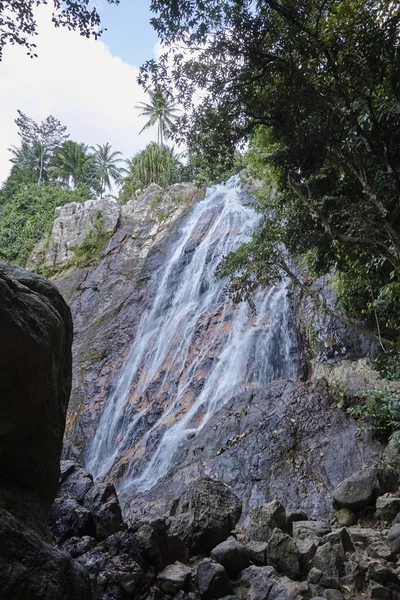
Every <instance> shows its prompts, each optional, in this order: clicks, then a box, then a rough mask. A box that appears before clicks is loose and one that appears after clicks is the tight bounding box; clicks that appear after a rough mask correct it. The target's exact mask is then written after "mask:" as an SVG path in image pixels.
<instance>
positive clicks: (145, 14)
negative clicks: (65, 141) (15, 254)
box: [0, 0, 159, 183]
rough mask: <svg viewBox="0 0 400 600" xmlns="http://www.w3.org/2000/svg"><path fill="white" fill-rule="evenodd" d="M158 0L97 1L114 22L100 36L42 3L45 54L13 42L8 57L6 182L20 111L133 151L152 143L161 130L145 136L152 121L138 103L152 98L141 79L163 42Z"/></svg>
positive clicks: (3, 110) (1, 77)
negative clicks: (55, 15)
mask: <svg viewBox="0 0 400 600" xmlns="http://www.w3.org/2000/svg"><path fill="white" fill-rule="evenodd" d="M149 5H150V0H121V2H120V5H119V6H115V5H109V4H107V2H106V0H97V1H96V7H97V9H98V11H99V13H100V15H101V17H102V26H103V27H106V28H107V31H105V32H104V33H103V35H102V37H101V38H100V39H98V40H97V41H96V40H94V39H86V38H83V37H81V36H80V35H79V34H78V33H77V32H73V31H68V30H67V29H64V28H57V29H56V28H55V27H54V26H53V25H52V24H51V17H50V15H51V10H50V9H49V7H48V6H42V7H40V8H39V9H37V22H38V26H39V29H38V31H39V35H38V36H37V37H36V39H35V43H36V44H37V49H36V52H37V54H38V58H29V57H28V56H27V55H26V51H25V50H24V49H23V48H21V47H19V46H6V48H5V49H4V55H3V61H2V62H0V183H1V182H2V181H4V180H5V179H6V177H7V175H8V173H9V171H10V167H11V163H10V162H9V159H10V156H11V154H10V152H9V151H8V148H9V147H10V146H11V145H15V146H19V144H20V138H19V136H18V133H17V126H16V125H15V123H14V119H15V118H16V117H17V109H20V110H22V111H23V112H24V113H26V114H27V115H28V116H29V117H32V118H33V119H34V120H35V121H38V122H40V121H42V120H43V119H45V118H46V117H47V116H48V115H49V114H52V115H54V116H55V117H56V118H58V119H59V120H60V121H61V122H62V124H63V125H66V126H67V128H68V133H69V134H70V139H72V140H74V141H77V142H83V143H85V144H88V145H90V146H94V145H96V144H104V143H106V142H109V143H110V144H111V145H112V147H113V150H120V151H121V152H122V154H123V156H124V157H126V158H128V157H131V156H132V155H133V154H134V153H135V152H138V151H139V150H141V149H143V148H144V147H145V146H146V145H147V144H148V143H149V142H150V141H156V140H157V132H156V128H154V129H152V130H146V131H144V132H143V133H142V134H141V135H139V131H140V129H141V128H142V127H143V125H144V123H145V122H146V119H145V118H144V117H139V116H138V113H139V112H140V111H138V110H135V104H137V103H138V102H146V101H148V97H147V95H146V94H145V92H144V91H143V90H142V88H141V87H140V86H139V85H138V84H137V82H136V79H137V76H138V73H139V67H140V66H141V64H143V62H144V61H145V60H147V59H150V58H153V56H154V55H155V54H157V49H158V48H159V44H158V40H157V36H156V33H155V32H154V30H153V29H152V27H151V25H150V23H149V21H150V16H151V15H150V11H149Z"/></svg>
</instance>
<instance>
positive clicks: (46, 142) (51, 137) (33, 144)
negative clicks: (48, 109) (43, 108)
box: [9, 110, 69, 184]
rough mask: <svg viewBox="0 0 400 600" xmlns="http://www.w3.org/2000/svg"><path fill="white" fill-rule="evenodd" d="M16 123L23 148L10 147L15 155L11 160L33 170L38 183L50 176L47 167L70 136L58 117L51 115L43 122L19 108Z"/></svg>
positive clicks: (32, 172)
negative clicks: (56, 151) (35, 119)
mask: <svg viewBox="0 0 400 600" xmlns="http://www.w3.org/2000/svg"><path fill="white" fill-rule="evenodd" d="M17 112H18V117H17V118H16V119H15V121H14V122H15V124H16V125H17V127H18V135H19V136H20V137H21V140H22V145H21V148H19V149H18V148H15V146H12V147H11V148H9V150H10V152H12V154H13V155H14V156H13V158H12V159H11V162H12V163H14V164H19V165H20V166H21V167H22V168H24V169H26V170H28V171H30V172H31V174H32V175H33V176H34V177H35V178H36V181H37V183H38V184H40V183H42V181H45V180H46V179H47V178H48V173H47V168H48V166H49V161H50V158H51V156H52V154H53V153H54V150H55V149H56V148H57V147H59V146H61V145H62V144H63V143H64V142H65V141H66V140H67V138H68V137H69V136H68V134H67V133H66V130H67V128H66V126H65V125H62V124H61V123H60V121H59V120H58V119H56V118H55V117H53V115H49V116H48V117H47V118H46V119H44V120H43V121H42V122H41V123H37V122H36V121H34V120H33V119H32V118H31V117H28V116H27V115H26V114H25V113H23V112H22V110H18V111H17Z"/></svg>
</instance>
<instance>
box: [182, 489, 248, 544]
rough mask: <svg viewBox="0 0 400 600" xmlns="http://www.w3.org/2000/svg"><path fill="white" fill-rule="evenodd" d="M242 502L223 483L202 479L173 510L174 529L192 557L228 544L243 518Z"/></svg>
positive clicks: (187, 491)
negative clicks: (219, 544)
mask: <svg viewBox="0 0 400 600" xmlns="http://www.w3.org/2000/svg"><path fill="white" fill-rule="evenodd" d="M241 510H242V505H241V502H240V500H239V499H238V498H237V496H235V494H233V493H232V492H231V490H230V489H229V487H228V486H227V485H226V484H224V483H223V482H222V481H218V480H213V479H201V480H200V481H197V482H196V483H194V484H192V485H191V486H190V487H189V488H188V489H187V490H186V491H185V492H184V493H183V494H182V495H181V496H180V497H179V498H178V499H177V500H176V501H175V502H174V504H173V506H172V508H171V512H170V514H171V517H172V518H171V519H170V529H171V532H172V533H173V534H175V535H177V536H178V537H180V538H181V539H182V540H183V541H184V542H185V544H186V545H187V547H188V548H189V550H190V551H191V552H192V554H200V553H201V552H207V551H209V550H211V549H212V548H213V547H215V545H216V544H218V543H219V542H222V541H223V540H225V539H226V538H227V537H228V535H229V534H230V532H231V530H232V529H233V528H234V527H235V525H236V523H237V522H238V520H239V518H240V514H241Z"/></svg>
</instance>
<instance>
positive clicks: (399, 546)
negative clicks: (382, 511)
mask: <svg viewBox="0 0 400 600" xmlns="http://www.w3.org/2000/svg"><path fill="white" fill-rule="evenodd" d="M387 540H388V544H389V547H390V549H391V550H392V552H395V553H396V554H399V553H400V523H396V524H395V525H392V527H391V528H390V529H389V532H388V536H387Z"/></svg>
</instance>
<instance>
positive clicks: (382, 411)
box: [347, 386, 400, 442]
mask: <svg viewBox="0 0 400 600" xmlns="http://www.w3.org/2000/svg"><path fill="white" fill-rule="evenodd" d="M356 396H357V397H358V399H359V400H360V401H361V402H360V404H357V405H356V406H351V407H350V408H348V409H347V412H348V414H349V415H351V416H352V417H355V418H356V419H362V420H363V421H364V423H365V426H366V428H367V429H369V430H371V431H372V433H373V434H374V435H375V437H376V438H377V439H379V440H381V441H383V442H386V441H387V440H388V439H389V437H390V436H391V434H392V433H394V432H399V431H400V391H399V390H396V389H394V388H391V387H388V386H387V387H385V389H384V390H367V391H364V392H359V393H358V394H356Z"/></svg>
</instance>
